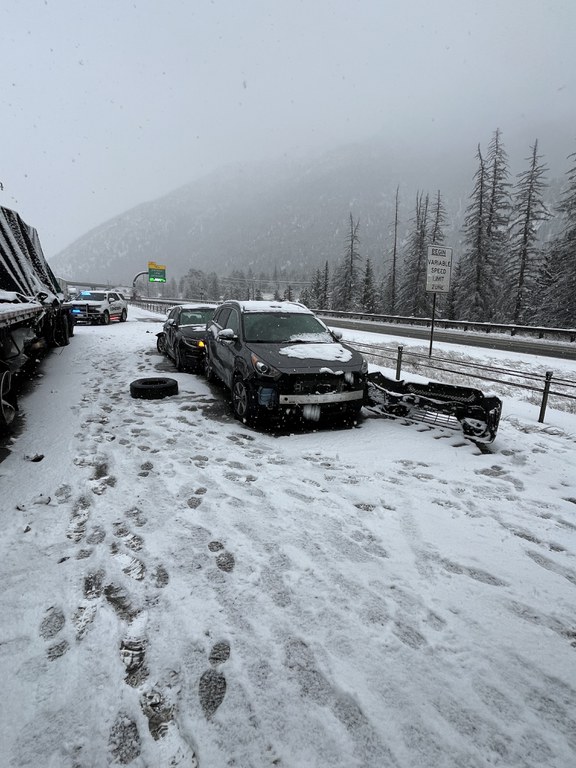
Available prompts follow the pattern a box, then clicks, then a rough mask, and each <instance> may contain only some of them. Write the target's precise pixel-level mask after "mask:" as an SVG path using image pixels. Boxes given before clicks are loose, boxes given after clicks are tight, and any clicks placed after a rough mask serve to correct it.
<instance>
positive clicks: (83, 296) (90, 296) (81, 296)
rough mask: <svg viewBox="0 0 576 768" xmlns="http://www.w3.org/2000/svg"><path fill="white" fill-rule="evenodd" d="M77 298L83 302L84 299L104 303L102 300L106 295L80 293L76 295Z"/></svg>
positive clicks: (87, 292) (91, 292)
mask: <svg viewBox="0 0 576 768" xmlns="http://www.w3.org/2000/svg"><path fill="white" fill-rule="evenodd" d="M78 298H79V299H80V300H83V301H85V300H86V299H90V300H91V301H104V299H105V298H106V294H105V293H97V292H94V291H82V292H81V293H80V294H79V295H78Z"/></svg>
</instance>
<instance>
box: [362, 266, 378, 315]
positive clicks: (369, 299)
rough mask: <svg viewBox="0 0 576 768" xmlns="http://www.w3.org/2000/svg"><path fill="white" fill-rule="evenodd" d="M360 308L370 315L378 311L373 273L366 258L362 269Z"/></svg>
mask: <svg viewBox="0 0 576 768" xmlns="http://www.w3.org/2000/svg"><path fill="white" fill-rule="evenodd" d="M361 309H362V311H363V312H368V313H369V314H371V315H373V314H375V313H376V312H377V311H378V295H377V292H376V286H375V285H374V274H373V272H372V263H371V261H370V259H366V269H365V270H364V280H363V282H362V299H361Z"/></svg>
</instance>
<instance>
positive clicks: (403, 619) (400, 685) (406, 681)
mask: <svg viewBox="0 0 576 768" xmlns="http://www.w3.org/2000/svg"><path fill="white" fill-rule="evenodd" d="M159 329H160V318H157V317H155V316H153V315H151V314H150V313H147V312H145V311H143V310H139V309H136V308H133V310H132V311H131V318H130V319H129V321H128V322H127V323H125V324H123V325H113V326H108V327H85V328H78V329H77V331H76V335H75V337H74V338H73V339H72V342H71V344H70V346H68V347H65V348H62V349H61V350H58V353H57V354H54V355H52V357H51V358H50V359H49V360H47V361H46V363H45V375H44V378H43V379H42V381H41V383H40V385H39V386H38V387H37V388H36V389H35V390H34V392H32V393H31V394H30V395H29V396H28V397H27V398H26V399H25V400H24V401H23V409H24V412H25V416H26V428H25V430H24V431H23V432H22V434H21V435H20V436H18V437H17V438H16V439H15V440H14V442H13V445H12V447H11V454H10V455H9V456H8V458H6V460H5V461H4V462H2V463H1V464H0V492H1V495H2V499H3V515H2V517H3V529H4V530H3V536H2V538H1V539H0V542H1V543H0V554H1V556H0V576H1V578H2V583H3V590H2V593H1V596H0V605H1V615H2V616H3V617H4V621H3V624H2V635H1V639H0V669H1V675H2V680H3V684H4V697H5V700H6V701H8V702H10V706H9V707H6V708H5V709H4V714H3V718H2V725H1V733H0V739H1V743H2V744H3V745H4V746H3V750H2V752H1V753H0V766H2V768H4V766H6V768H8V766H10V767H11V768H14V767H17V768H21V767H22V768H23V767H24V766H34V768H36V766H38V765H47V766H54V767H56V766H58V768H72V766H74V767H75V768H98V767H99V766H108V765H126V766H132V767H136V766H138V768H142V767H143V766H161V767H163V766H170V765H172V766H175V765H179V766H188V767H189V766H193V765H196V764H199V765H200V766H204V768H220V767H222V768H224V766H229V765H236V766H242V768H245V767H246V768H248V766H254V767H258V768H259V767H260V766H286V768H311V767H312V766H317V767H318V768H326V767H330V768H332V766H334V767H335V768H339V767H340V766H342V768H343V767H344V766H346V768H349V767H350V766H357V767H358V768H360V767H362V768H381V766H399V767H401V768H416V767H417V766H418V767H420V766H424V765H425V766H435V768H436V767H444V766H445V767H448V766H450V768H456V767H457V768H461V766H464V765H466V766H471V767H474V768H475V767H478V768H479V767H480V766H488V765H505V766H507V768H508V767H512V766H522V767H523V768H524V767H526V766H534V768H536V766H538V768H540V766H542V765H546V766H547V768H567V766H569V765H572V764H573V763H574V761H575V758H576V739H575V733H576V722H575V720H574V712H575V711H576V671H575V666H574V663H573V661H574V645H575V643H576V612H575V608H574V606H575V604H576V603H575V599H574V596H575V592H574V590H575V588H576V480H575V476H574V455H575V449H576V418H575V417H574V416H571V415H569V414H565V413H558V412H554V411H550V412H549V414H548V418H547V424H546V425H541V424H538V423H537V422H536V417H537V413H536V409H535V407H534V406H533V405H527V404H525V403H522V402H520V401H514V400H512V399H511V398H506V400H505V404H504V419H503V422H502V425H501V428H500V431H499V435H498V438H497V440H496V441H495V443H494V444H493V445H492V446H491V448H490V452H488V453H484V452H481V451H479V450H478V449H477V448H476V447H475V446H474V445H472V444H470V443H467V442H466V441H464V440H463V439H462V438H461V436H460V435H459V434H457V433H452V432H447V431H442V430H436V429H430V428H425V427H423V426H422V425H420V426H418V425H410V424H407V423H404V422H402V421H391V420H381V419H373V418H367V419H365V420H364V421H363V422H362V423H361V424H360V426H359V427H358V428H356V429H345V430H340V429H339V430H334V431H326V430H324V431H309V432H301V431H298V432H297V433H295V434H292V435H270V434H262V433H259V432H255V431H253V430H249V429H247V428H245V427H244V426H243V425H241V424H239V423H238V422H236V421H234V420H233V419H232V418H231V409H230V407H229V405H228V404H227V403H226V401H225V399H224V397H223V393H222V391H221V390H220V389H219V388H218V387H212V386H210V385H208V384H207V383H206V382H205V380H204V379H202V378H199V377H196V376H194V375H190V374H184V373H176V372H175V371H174V370H173V369H172V366H171V364H170V363H168V362H167V361H165V360H163V359H162V358H161V357H160V356H159V355H158V354H157V353H156V351H155V336H154V333H155V332H156V331H157V330H159ZM474 354H476V353H474ZM566 365H567V366H569V365H570V364H566ZM148 375H169V376H171V377H173V378H175V379H177V381H178V382H179V386H180V391H179V394H178V395H176V396H174V397H171V398H167V399H165V400H160V401H145V400H134V399H132V398H131V397H130V395H129V383H130V381H132V380H133V379H135V378H138V377H141V376H148ZM41 456H42V457H43V458H41V459H40V457H41ZM39 459H40V460H39Z"/></svg>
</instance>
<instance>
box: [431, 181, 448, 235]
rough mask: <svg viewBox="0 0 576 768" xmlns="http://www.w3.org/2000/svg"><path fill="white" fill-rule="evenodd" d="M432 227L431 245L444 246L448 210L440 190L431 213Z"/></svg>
mask: <svg viewBox="0 0 576 768" xmlns="http://www.w3.org/2000/svg"><path fill="white" fill-rule="evenodd" d="M431 219H432V222H431V226H430V236H429V238H428V244H429V245H434V244H435V245H442V244H443V243H444V226H445V224H446V208H445V207H444V201H443V200H442V195H441V194H440V190H438V191H437V193H436V200H435V201H434V207H433V209H432V212H431Z"/></svg>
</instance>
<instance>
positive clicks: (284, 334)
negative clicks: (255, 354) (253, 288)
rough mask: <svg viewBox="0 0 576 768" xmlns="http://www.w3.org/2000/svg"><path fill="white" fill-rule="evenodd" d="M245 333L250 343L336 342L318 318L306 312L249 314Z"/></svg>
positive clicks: (245, 319) (246, 315)
mask: <svg viewBox="0 0 576 768" xmlns="http://www.w3.org/2000/svg"><path fill="white" fill-rule="evenodd" d="M244 333H245V338H246V341H248V342H254V341H259V342H268V343H275V344H283V343H285V342H288V341H292V342H300V343H308V342H314V343H316V344H329V343H332V342H333V341H334V339H333V338H332V336H331V335H330V333H329V331H328V329H327V328H326V326H325V325H324V324H323V323H322V322H320V320H318V318H317V317H315V316H314V315H312V314H308V313H304V312H300V313H299V312H296V313H292V312H284V313H274V314H273V313H271V312H261V313H259V312H250V313H247V314H245V315H244Z"/></svg>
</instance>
